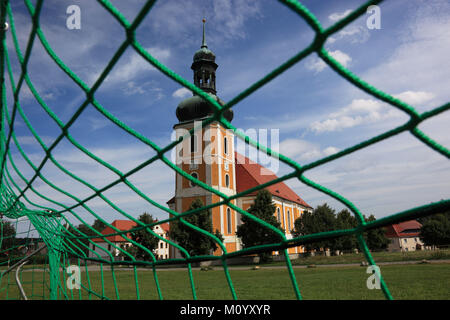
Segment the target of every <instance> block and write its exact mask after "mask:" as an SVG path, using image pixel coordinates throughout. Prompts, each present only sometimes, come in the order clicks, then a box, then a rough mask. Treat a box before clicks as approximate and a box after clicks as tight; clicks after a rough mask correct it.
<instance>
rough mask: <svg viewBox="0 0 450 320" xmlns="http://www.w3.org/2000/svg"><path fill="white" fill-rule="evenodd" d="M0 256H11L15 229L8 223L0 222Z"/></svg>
mask: <svg viewBox="0 0 450 320" xmlns="http://www.w3.org/2000/svg"><path fill="white" fill-rule="evenodd" d="M0 232H1V233H0V255H11V254H12V253H13V251H14V250H15V248H14V247H15V241H16V229H15V228H14V226H13V224H12V223H11V222H10V221H6V220H0Z"/></svg>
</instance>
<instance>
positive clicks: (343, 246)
mask: <svg viewBox="0 0 450 320" xmlns="http://www.w3.org/2000/svg"><path fill="white" fill-rule="evenodd" d="M357 225H358V221H357V220H356V218H355V216H354V215H353V214H351V213H350V211H348V210H347V209H343V210H341V211H340V212H339V213H338V214H337V215H336V224H335V228H336V230H343V229H353V228H355V227H356V226H357ZM358 247H359V246H358V240H357V239H356V236H355V235H348V236H343V237H339V238H335V239H334V243H333V249H334V250H341V251H350V250H353V249H355V248H358Z"/></svg>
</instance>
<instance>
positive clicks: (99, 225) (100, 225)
mask: <svg viewBox="0 0 450 320" xmlns="http://www.w3.org/2000/svg"><path fill="white" fill-rule="evenodd" d="M92 228H94V229H95V230H97V231H99V232H102V231H103V230H104V229H105V228H106V224H105V223H104V222H103V221H101V220H100V219H95V221H94V223H93V224H92Z"/></svg>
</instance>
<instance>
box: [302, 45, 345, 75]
mask: <svg viewBox="0 0 450 320" xmlns="http://www.w3.org/2000/svg"><path fill="white" fill-rule="evenodd" d="M329 54H330V55H331V56H332V57H333V58H334V59H336V61H337V62H339V63H340V64H341V65H342V66H344V67H345V68H347V67H348V65H349V64H350V62H351V61H352V58H351V57H350V56H349V55H348V54H346V53H345V52H342V51H340V50H335V51H329ZM305 64H306V68H307V69H308V70H311V71H314V72H315V73H319V72H321V71H323V70H324V69H325V67H327V64H326V63H325V62H324V61H323V60H322V59H320V58H309V59H307V60H306V62H305Z"/></svg>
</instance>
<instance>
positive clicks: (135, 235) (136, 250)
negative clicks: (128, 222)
mask: <svg viewBox="0 0 450 320" xmlns="http://www.w3.org/2000/svg"><path fill="white" fill-rule="evenodd" d="M139 221H141V222H143V223H144V224H147V225H148V224H152V223H155V222H156V220H155V219H153V216H152V215H150V214H148V213H147V212H144V213H143V214H141V215H140V216H139ZM131 239H132V240H133V241H135V242H137V243H138V244H140V246H136V245H133V246H132V247H131V248H132V249H131V250H130V253H132V254H133V255H134V257H135V258H136V259H138V260H143V261H148V260H150V259H151V255H150V253H149V252H148V251H146V250H145V249H143V248H142V247H144V248H146V249H147V250H149V251H151V252H153V250H155V249H156V248H157V247H158V243H159V239H158V238H157V237H156V236H155V235H153V234H152V233H150V232H149V231H148V230H147V228H142V229H139V230H136V231H133V232H132V233H131ZM141 246H142V247H141Z"/></svg>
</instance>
